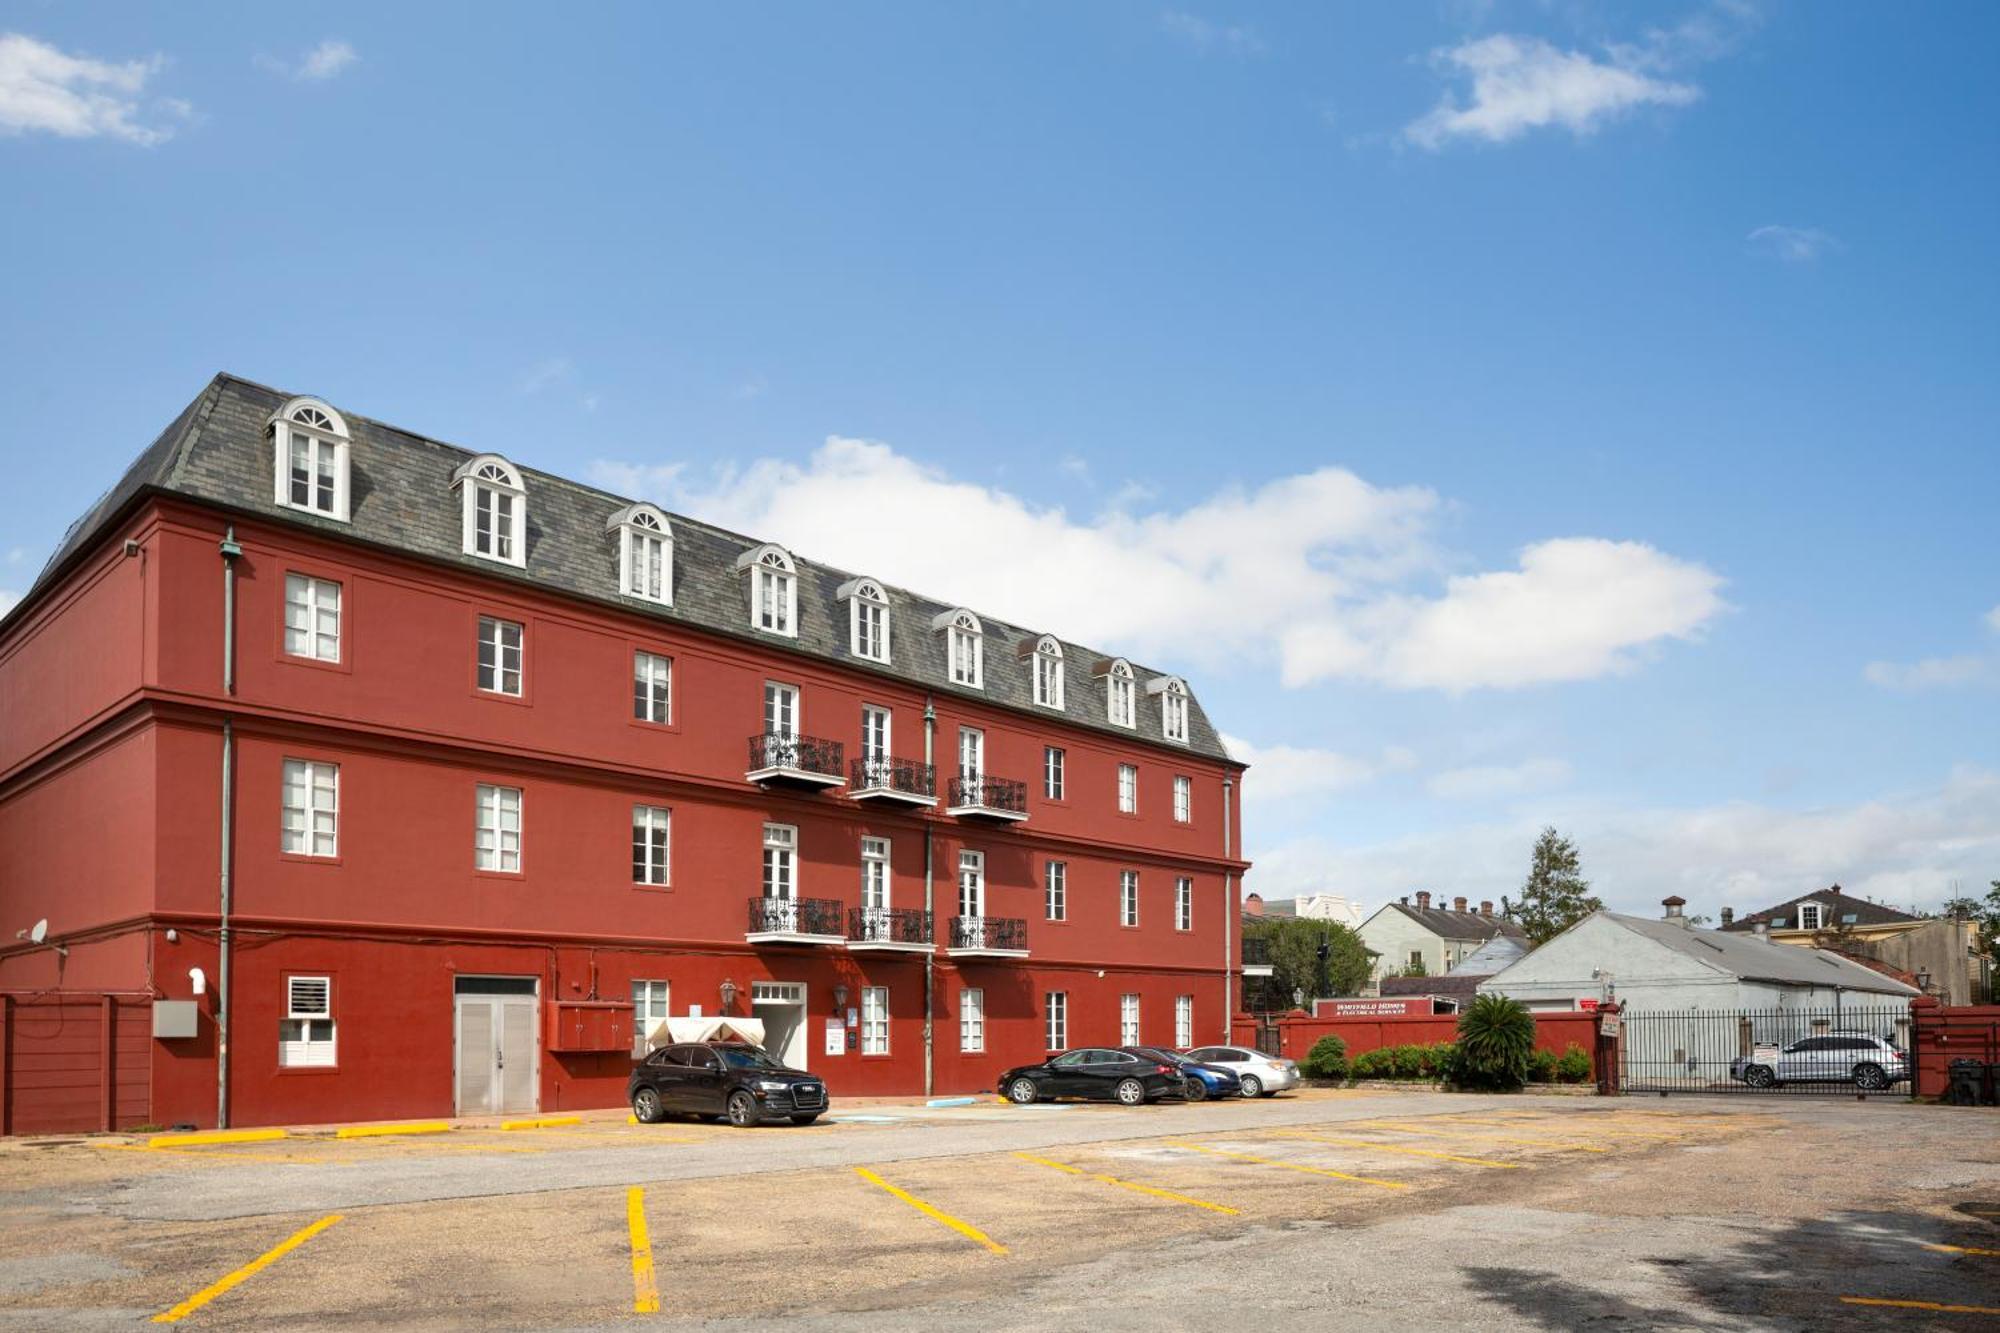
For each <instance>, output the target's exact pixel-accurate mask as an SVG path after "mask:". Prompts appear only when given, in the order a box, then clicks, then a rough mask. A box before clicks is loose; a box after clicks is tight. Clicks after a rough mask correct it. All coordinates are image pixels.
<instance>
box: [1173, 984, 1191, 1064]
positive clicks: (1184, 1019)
mask: <svg viewBox="0 0 2000 1333" xmlns="http://www.w3.org/2000/svg"><path fill="white" fill-rule="evenodd" d="M1174 1045H1175V1046H1176V1047H1177V1048H1179V1049H1180V1050H1183V1051H1184V1050H1186V1049H1187V1048H1188V1047H1190V1046H1192V1045H1194V996H1192V995H1176V996H1175V997H1174Z"/></svg>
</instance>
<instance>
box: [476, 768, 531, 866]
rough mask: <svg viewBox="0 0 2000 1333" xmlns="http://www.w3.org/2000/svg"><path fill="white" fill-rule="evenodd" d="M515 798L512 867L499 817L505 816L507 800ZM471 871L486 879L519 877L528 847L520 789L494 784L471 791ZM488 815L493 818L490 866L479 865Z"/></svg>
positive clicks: (525, 803)
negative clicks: (497, 876)
mask: <svg viewBox="0 0 2000 1333" xmlns="http://www.w3.org/2000/svg"><path fill="white" fill-rule="evenodd" d="M509 792H512V793H513V796H514V864H513V865H511V866H509V865H508V864H507V838H506V829H505V828H504V827H502V821H501V816H502V815H504V814H505V813H506V805H507V801H506V796H507V793H509ZM473 807H474V813H473V825H472V828H473V833H472V864H473V868H474V869H476V870H479V871H481V872H483V873H485V874H488V875H518V874H520V873H521V867H522V866H523V864H525V860H526V854H527V843H528V794H527V792H526V791H524V790H522V789H521V788H519V787H506V786H502V785H500V784H499V783H496V782H481V783H478V784H476V785H475V787H474V789H473ZM488 812H491V814H492V816H493V823H492V830H493V862H492V864H491V865H481V864H480V863H479V857H480V853H481V849H480V846H479V835H480V834H481V833H483V832H485V831H486V828H487V825H486V823H485V820H486V816H487V814H488Z"/></svg>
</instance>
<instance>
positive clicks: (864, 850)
mask: <svg viewBox="0 0 2000 1333" xmlns="http://www.w3.org/2000/svg"><path fill="white" fill-rule="evenodd" d="M861 907H862V910H863V911H865V912H867V913H869V914H870V915H871V918H872V919H876V920H882V921H883V922H884V924H886V915H885V914H886V913H887V912H888V910H889V840H888V839H887V838H863V839H862V840H861Z"/></svg>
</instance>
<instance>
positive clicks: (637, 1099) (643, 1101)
mask: <svg viewBox="0 0 2000 1333" xmlns="http://www.w3.org/2000/svg"><path fill="white" fill-rule="evenodd" d="M632 1114H633V1115H635V1116H637V1117H638V1118H639V1123H640V1124H642V1125H657V1124H659V1123H660V1122H661V1121H662V1120H665V1119H666V1118H667V1104H666V1103H665V1102H663V1101H661V1100H660V1093H659V1089H657V1088H641V1089H639V1090H638V1091H637V1092H635V1093H633V1094H632Z"/></svg>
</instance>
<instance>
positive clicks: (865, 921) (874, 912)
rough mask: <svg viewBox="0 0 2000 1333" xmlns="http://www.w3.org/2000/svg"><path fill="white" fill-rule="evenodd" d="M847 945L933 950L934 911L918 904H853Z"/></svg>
mask: <svg viewBox="0 0 2000 1333" xmlns="http://www.w3.org/2000/svg"><path fill="white" fill-rule="evenodd" d="M847 947H848V948H850V949H855V950H863V951H865V950H870V949H877V950H883V951H896V950H901V951H905V952H910V953H929V952H930V950H931V948H932V944H931V914H930V913H929V912H926V911H924V910H923V909H922V908H917V907H850V908H848V909H847Z"/></svg>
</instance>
